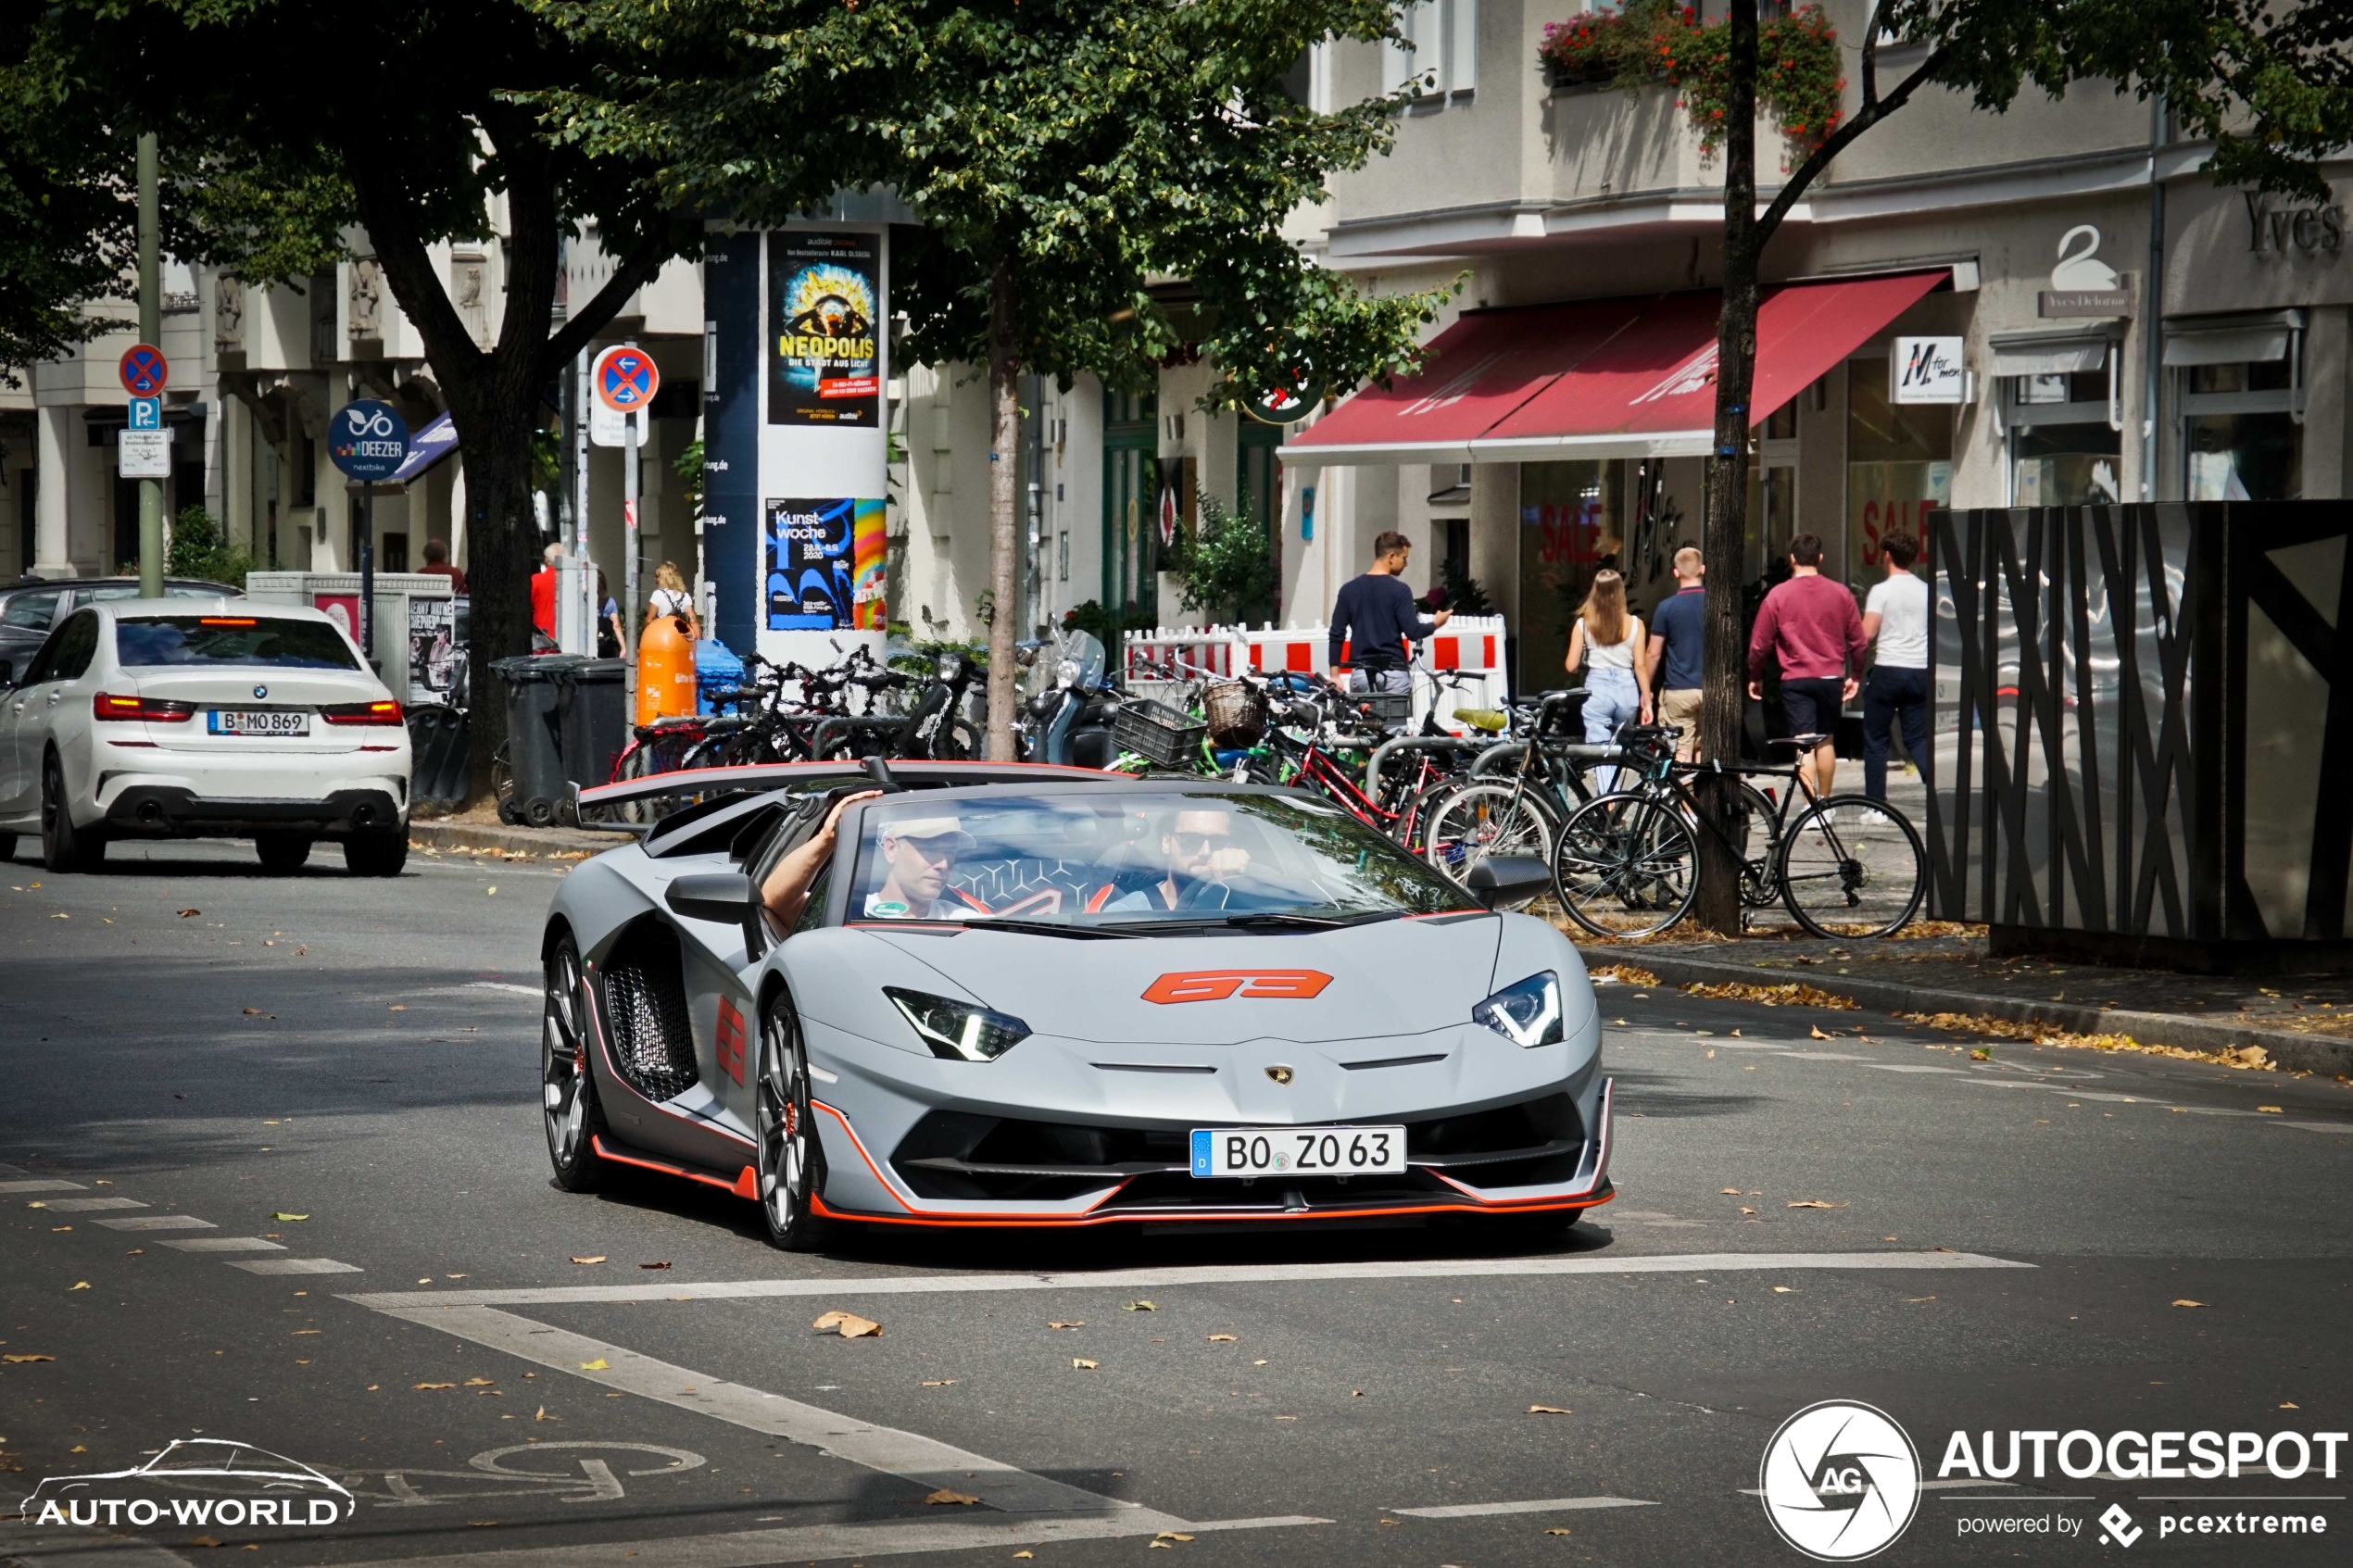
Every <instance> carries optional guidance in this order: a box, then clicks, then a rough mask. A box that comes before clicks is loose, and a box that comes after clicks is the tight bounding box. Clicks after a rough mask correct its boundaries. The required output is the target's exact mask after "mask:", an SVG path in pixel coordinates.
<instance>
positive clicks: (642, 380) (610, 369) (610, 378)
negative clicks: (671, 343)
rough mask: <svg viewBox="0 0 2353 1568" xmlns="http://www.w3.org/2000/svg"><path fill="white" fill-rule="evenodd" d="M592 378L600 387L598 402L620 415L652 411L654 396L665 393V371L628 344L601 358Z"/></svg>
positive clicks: (609, 351) (642, 351) (600, 355)
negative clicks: (650, 408)
mask: <svg viewBox="0 0 2353 1568" xmlns="http://www.w3.org/2000/svg"><path fill="white" fill-rule="evenodd" d="M589 379H590V380H591V381H592V382H593V383H595V384H596V388H597V399H598V402H600V403H602V404H604V406H605V407H606V408H610V409H612V410H614V411H615V412H616V413H623V414H634V413H636V412H638V411H639V410H641V409H644V408H648V407H649V406H651V404H652V403H653V400H654V394H655V393H657V392H659V391H661V371H660V370H656V369H654V357H653V356H652V355H650V354H648V353H647V352H646V351H645V350H644V349H642V348H631V347H629V346H628V345H625V344H622V345H614V346H613V347H611V348H608V349H606V350H605V351H604V352H603V353H602V354H599V355H598V356H597V363H596V366H595V368H594V370H592V372H591V374H590V376H589Z"/></svg>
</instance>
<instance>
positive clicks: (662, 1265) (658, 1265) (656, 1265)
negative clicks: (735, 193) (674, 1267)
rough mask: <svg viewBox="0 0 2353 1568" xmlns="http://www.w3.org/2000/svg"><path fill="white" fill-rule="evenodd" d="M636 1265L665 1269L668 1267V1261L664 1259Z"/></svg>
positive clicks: (643, 1267) (644, 1267)
mask: <svg viewBox="0 0 2353 1568" xmlns="http://www.w3.org/2000/svg"><path fill="white" fill-rule="evenodd" d="M637 1266H638V1267H639V1268H641V1269H666V1268H668V1267H670V1263H669V1261H668V1260H666V1259H665V1260H664V1261H661V1262H659V1263H640V1264H638V1265H637Z"/></svg>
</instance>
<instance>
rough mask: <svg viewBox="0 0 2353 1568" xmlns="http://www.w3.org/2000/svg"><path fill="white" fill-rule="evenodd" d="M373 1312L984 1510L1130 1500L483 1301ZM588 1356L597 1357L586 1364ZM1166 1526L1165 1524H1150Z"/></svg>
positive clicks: (1050, 1509)
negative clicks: (970, 1497)
mask: <svg viewBox="0 0 2353 1568" xmlns="http://www.w3.org/2000/svg"><path fill="white" fill-rule="evenodd" d="M377 1311H382V1312H385V1313H387V1314H388V1315H389V1316H392V1317H396V1318H400V1319H402V1320H404V1321H406V1322H409V1323H419V1324H422V1325H423V1326H424V1327H426V1328H434V1329H439V1330H440V1331H441V1332H442V1333H444V1334H449V1335H454V1336H457V1337H459V1338H460V1339H464V1340H468V1341H470V1342H472V1343H473V1344H476V1345H481V1346H485V1347H487V1348H491V1349H494V1350H502V1351H505V1352H506V1353H507V1354H509V1355H511V1356H516V1357H519V1358H521V1359H522V1360H523V1361H532V1362H535V1363H536V1364H537V1365H540V1366H544V1367H551V1368H553V1369H555V1370H556V1371H558V1372H563V1373H569V1374H572V1375H573V1376H574V1377H578V1378H582V1379H585V1381H587V1382H590V1383H595V1384H599V1385H602V1386H605V1387H608V1388H616V1389H619V1390H620V1391H622V1392H623V1393H626V1394H636V1395H639V1396H642V1397H643V1398H645V1399H654V1400H658V1401H660V1402H661V1403H662V1404H666V1405H674V1406H676V1407H677V1408H678V1409H680V1410H686V1411H695V1412H697V1413H698V1414H700V1415H707V1416H711V1418H713V1419H714V1420H718V1421H724V1422H726V1423H728V1424H731V1425H735V1426H741V1427H746V1428H749V1430H751V1431H754V1432H764V1433H767V1434H768V1435H770V1436H776V1437H783V1438H786V1439H787V1440H788V1441H791V1442H795V1443H806V1444H808V1445H809V1446H811V1447H812V1448H815V1449H822V1450H823V1451H824V1452H826V1453H828V1454H831V1455H833V1456H834V1457H835V1458H836V1459H845V1460H848V1461H849V1462H850V1463H852V1464H862V1465H864V1466H865V1467H866V1468H867V1469H869V1470H879V1471H882V1472H883V1473H885V1474H890V1475H898V1476H902V1477H904V1478H905V1479H907V1480H909V1481H912V1482H913V1483H915V1484H916V1485H917V1486H922V1487H924V1488H925V1490H931V1489H934V1488H937V1487H940V1486H947V1487H950V1488H952V1489H954V1490H957V1491H965V1492H973V1493H976V1494H977V1495H978V1496H979V1497H980V1499H981V1500H982V1501H983V1502H985V1503H987V1504H988V1506H989V1507H991V1508H995V1509H1000V1510H1002V1511H1004V1512H1008V1513H1086V1512H1102V1511H1104V1510H1107V1509H1117V1510H1122V1511H1127V1510H1133V1509H1134V1508H1135V1506H1136V1505H1135V1504H1133V1503H1124V1502H1121V1501H1119V1500H1117V1499H1114V1498H1107V1497H1102V1496H1100V1495H1098V1494H1096V1493H1094V1492H1088V1491H1082V1490H1080V1489H1079V1488H1078V1487H1076V1486H1064V1485H1063V1483H1061V1482H1060V1481H1049V1480H1047V1479H1046V1478H1045V1477H1044V1476H1041V1475H1032V1474H1029V1472H1027V1471H1026V1470H1022V1469H1018V1468H1016V1467H1015V1466H1013V1465H1010V1464H1006V1463H1003V1462H1002V1461H998V1460H993V1459H983V1458H982V1457H981V1456H980V1455H978V1454H974V1453H967V1452H965V1451H964V1450H963V1449H959V1448H954V1447H951V1446H950V1445H949V1444H946V1443H942V1442H938V1441H937V1440H935V1439H933V1438H930V1437H925V1436H920V1435H919V1434H916V1433H913V1432H901V1431H900V1430H898V1429H897V1428H896V1427H890V1426H876V1425H875V1424H872V1423H870V1422H863V1421H860V1420H858V1419H856V1418H855V1417H853V1416H846V1415H837V1414H836V1413H835V1412H833V1411H827V1410H820V1409H818V1408H817V1407H816V1406H814V1405H804V1404H802V1403H800V1402H799V1400H797V1399H786V1398H785V1397H784V1396H782V1395H780V1394H769V1393H763V1392H762V1391H761V1390H760V1389H757V1388H749V1387H746V1386H744V1385H742V1384H740V1383H729V1382H727V1381H726V1380H725V1379H724V1378H717V1377H712V1376H711V1375H710V1374H707V1373H699V1372H693V1371H689V1370H688V1369H687V1368H686V1367H681V1366H673V1365H672V1364H671V1363H669V1362H668V1361H656V1360H655V1359H654V1358H653V1357H651V1356H647V1355H641V1354H639V1353H638V1352H637V1351H635V1350H632V1349H630V1348H628V1347H626V1346H623V1345H614V1344H610V1343H609V1342H607V1341H604V1340H600V1339H590V1338H588V1337H587V1336H585V1335H578V1334H573V1333H570V1332H567V1331H566V1330H563V1329H560V1328H551V1327H549V1326H547V1324H546V1323H534V1322H532V1321H531V1320H530V1319H529V1318H522V1317H517V1316H515V1315H514V1314H513V1313H511V1312H501V1311H495V1310H493V1309H491V1308H488V1307H457V1308H439V1307H433V1308H414V1307H379V1308H377ZM590 1362H597V1363H600V1364H599V1365H598V1366H597V1367H596V1368H595V1370H590V1368H589V1366H588V1363H590ZM975 1473H977V1474H975ZM1153 1528H1154V1529H1170V1528H1176V1526H1175V1525H1174V1524H1156V1525H1154V1526H1153Z"/></svg>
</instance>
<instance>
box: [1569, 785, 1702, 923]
mask: <svg viewBox="0 0 2353 1568" xmlns="http://www.w3.org/2000/svg"><path fill="white" fill-rule="evenodd" d="M1553 893H1554V897H1557V898H1559V899H1560V905H1561V908H1562V909H1566V910H1567V911H1568V918H1569V919H1571V920H1573V921H1575V922H1577V923H1578V924H1579V925H1581V926H1583V927H1584V928H1585V929H1586V930H1587V931H1590V932H1592V934H1593V935H1596V936H1612V937H1622V936H1648V935H1653V934H1654V933H1655V932H1660V931H1664V930H1666V929H1667V927H1668V926H1670V925H1673V924H1674V923H1675V922H1677V921H1679V920H1681V919H1682V918H1683V916H1684V915H1685V914H1686V913H1688V912H1689V911H1690V909H1691V907H1692V899H1693V898H1694V897H1697V896H1698V894H1699V841H1698V840H1697V839H1696V838H1694V837H1692V830H1691V829H1690V828H1689V827H1687V826H1686V825H1684V822H1683V818H1682V815H1681V813H1680V812H1678V811H1676V810H1674V809H1671V808H1669V807H1667V806H1664V805H1662V804H1660V803H1659V802H1658V801H1655V800H1653V799H1650V798H1649V797H1644V796H1639V795H1604V796H1603V797H1601V798H1600V799H1599V800H1594V801H1591V802H1589V803H1587V804H1586V805H1583V806H1580V807H1579V808H1578V809H1577V811H1576V813H1575V814H1574V815H1572V816H1571V817H1570V818H1569V819H1568V821H1567V822H1565V823H1563V824H1562V826H1561V831H1560V838H1559V842H1558V846H1557V847H1556V848H1555V849H1554V853H1553Z"/></svg>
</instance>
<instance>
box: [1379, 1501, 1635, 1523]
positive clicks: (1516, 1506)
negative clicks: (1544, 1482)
mask: <svg viewBox="0 0 2353 1568" xmlns="http://www.w3.org/2000/svg"><path fill="white" fill-rule="evenodd" d="M1657 1506H1658V1504H1656V1503H1655V1502H1644V1501H1643V1500H1642V1499H1640V1498H1539V1499H1537V1500H1535V1501H1534V1502H1458V1503H1449V1504H1447V1505H1446V1506H1445V1507H1443V1508H1390V1509H1384V1510H1382V1512H1385V1513H1402V1514H1403V1515H1405V1517H1407V1518H1408V1519H1476V1518H1478V1517H1479V1516H1480V1515H1482V1514H1489V1513H1565V1512H1568V1511H1569V1510H1570V1509H1577V1508H1656V1507H1657Z"/></svg>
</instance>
